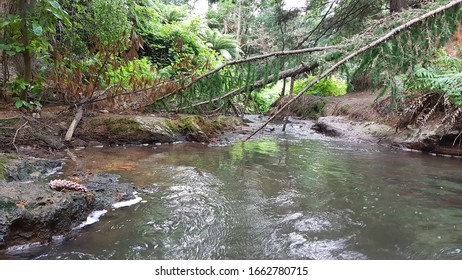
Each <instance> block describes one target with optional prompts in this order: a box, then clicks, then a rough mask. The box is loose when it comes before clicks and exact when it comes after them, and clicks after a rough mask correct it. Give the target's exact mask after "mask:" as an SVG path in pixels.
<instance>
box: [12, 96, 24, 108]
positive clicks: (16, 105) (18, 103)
mask: <svg viewBox="0 0 462 280" xmlns="http://www.w3.org/2000/svg"><path fill="white" fill-rule="evenodd" d="M14 106H15V107H16V108H17V109H19V108H21V107H22V106H24V100H21V99H19V98H18V99H16V102H15V103H14Z"/></svg>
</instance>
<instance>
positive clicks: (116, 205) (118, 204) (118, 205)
mask: <svg viewBox="0 0 462 280" xmlns="http://www.w3.org/2000/svg"><path fill="white" fill-rule="evenodd" d="M136 194H137V192H134V193H133V195H134V196H135V198H134V199H130V200H126V201H120V202H116V203H114V204H112V208H115V209H117V208H122V207H128V206H131V205H133V204H137V203H138V202H141V201H142V198H141V197H139V196H137V195H136Z"/></svg>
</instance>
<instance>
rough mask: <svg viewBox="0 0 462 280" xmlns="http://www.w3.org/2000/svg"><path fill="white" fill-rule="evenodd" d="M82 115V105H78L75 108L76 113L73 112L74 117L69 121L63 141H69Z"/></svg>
mask: <svg viewBox="0 0 462 280" xmlns="http://www.w3.org/2000/svg"><path fill="white" fill-rule="evenodd" d="M82 115H83V107H82V106H79V107H78V108H77V113H76V114H75V117H74V119H73V120H72V123H71V125H70V126H69V129H68V130H67V132H66V136H65V137H64V141H67V142H69V141H71V139H72V135H74V131H75V128H76V127H77V125H78V124H79V122H80V120H81V119H82Z"/></svg>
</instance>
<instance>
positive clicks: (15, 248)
mask: <svg viewBox="0 0 462 280" xmlns="http://www.w3.org/2000/svg"><path fill="white" fill-rule="evenodd" d="M44 245H46V244H43V243H40V242H33V243H27V244H23V245H15V246H11V247H8V248H7V249H6V252H7V253H9V254H12V253H19V252H22V251H28V250H30V249H32V248H37V247H40V246H44Z"/></svg>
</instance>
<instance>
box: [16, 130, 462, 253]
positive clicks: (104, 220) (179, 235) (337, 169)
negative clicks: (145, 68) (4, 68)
mask: <svg viewBox="0 0 462 280" xmlns="http://www.w3.org/2000/svg"><path fill="white" fill-rule="evenodd" d="M74 153H75V155H76V156H77V160H76V161H75V162H71V161H70V162H69V163H67V164H66V166H65V168H64V170H63V172H64V175H67V174H70V173H71V172H73V171H75V170H81V171H84V172H85V171H91V172H93V173H103V172H105V173H115V174H119V175H121V179H120V180H121V181H123V182H132V183H135V184H138V185H140V186H146V187H147V188H149V189H153V191H152V192H150V193H142V194H140V196H141V198H142V201H141V202H140V203H137V204H135V205H132V206H129V207H124V208H119V209H115V210H111V209H108V210H109V211H108V212H107V213H106V214H105V215H104V216H102V217H100V221H99V222H97V223H94V224H91V225H88V226H85V227H82V228H80V229H77V230H75V232H74V233H73V234H72V235H71V237H69V238H66V239H57V240H56V241H54V242H52V243H51V244H48V245H46V246H41V247H38V248H34V249H30V250H27V251H26V252H16V253H15V254H16V255H14V256H13V257H15V258H18V257H19V258H29V259H186V260H188V259H217V260H218V259H346V260H351V259H462V176H461V175H460V164H461V162H460V159H456V158H444V157H434V156H431V155H426V154H421V153H412V152H404V151H397V150H390V149H386V148H381V147H379V146H375V145H371V144H367V145H365V144H360V143H351V142H344V141H336V140H335V141H334V140H326V139H300V138H296V137H291V136H278V137H265V138H261V139H259V140H253V141H248V142H245V143H242V142H238V143H236V144H233V145H229V146H221V147H220V146H207V145H202V144H199V143H183V144H175V145H169V144H168V145H154V146H146V147H111V148H87V149H83V150H79V151H74Z"/></svg>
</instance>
